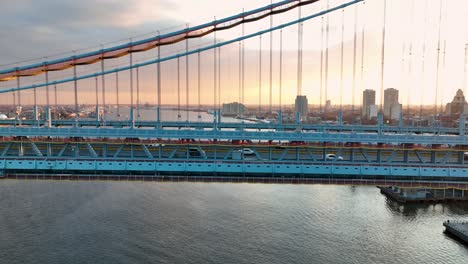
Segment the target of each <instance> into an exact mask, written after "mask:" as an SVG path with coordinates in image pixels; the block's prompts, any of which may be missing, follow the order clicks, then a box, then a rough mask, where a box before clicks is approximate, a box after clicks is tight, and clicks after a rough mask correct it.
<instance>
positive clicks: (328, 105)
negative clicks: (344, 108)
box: [325, 100, 332, 112]
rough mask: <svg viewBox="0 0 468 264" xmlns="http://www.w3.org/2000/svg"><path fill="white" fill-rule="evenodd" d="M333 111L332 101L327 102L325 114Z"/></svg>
mask: <svg viewBox="0 0 468 264" xmlns="http://www.w3.org/2000/svg"><path fill="white" fill-rule="evenodd" d="M330 110H332V105H331V100H327V101H326V102H325V112H328V111H330Z"/></svg>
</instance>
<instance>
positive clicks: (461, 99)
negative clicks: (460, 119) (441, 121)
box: [445, 89, 468, 116]
mask: <svg viewBox="0 0 468 264" xmlns="http://www.w3.org/2000/svg"><path fill="white" fill-rule="evenodd" d="M445 111H446V113H447V114H448V115H451V116H459V115H461V114H467V113H468V103H467V102H466V100H465V95H463V91H462V90H461V89H458V91H457V93H456V95H455V96H454V97H453V100H452V102H450V103H448V104H447V107H446V109H445Z"/></svg>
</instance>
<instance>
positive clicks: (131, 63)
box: [128, 39, 133, 119]
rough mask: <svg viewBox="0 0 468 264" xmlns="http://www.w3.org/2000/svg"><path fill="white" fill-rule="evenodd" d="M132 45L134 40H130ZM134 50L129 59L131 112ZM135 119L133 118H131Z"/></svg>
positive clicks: (131, 104) (131, 106)
mask: <svg viewBox="0 0 468 264" xmlns="http://www.w3.org/2000/svg"><path fill="white" fill-rule="evenodd" d="M131 43H132V40H131V39H130V44H131ZM131 49H132V48H130V49H129V51H128V52H129V53H130V55H129V59H130V111H133V52H132V50H131ZM131 119H133V116H132V117H131Z"/></svg>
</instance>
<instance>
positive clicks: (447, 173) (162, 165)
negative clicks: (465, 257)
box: [0, 157, 468, 181]
mask: <svg viewBox="0 0 468 264" xmlns="http://www.w3.org/2000/svg"><path fill="white" fill-rule="evenodd" d="M0 169H1V170H3V171H10V170H12V171H15V170H20V171H23V172H28V171H29V172H37V171H41V172H44V171H50V172H51V173H53V172H60V173H64V172H65V173H66V172H70V173H71V172H76V171H80V172H81V173H86V172H88V173H91V172H92V173H96V172H98V173H99V172H101V173H112V172H123V171H125V172H127V173H132V172H138V173H141V172H146V173H154V174H158V173H177V174H185V173H190V174H194V173H201V174H213V173H218V174H230V175H235V174H238V175H239V174H240V175H245V174H246V175H258V174H261V175H270V176H272V177H273V176H279V175H302V176H306V177H311V176H314V175H330V176H333V175H337V176H338V175H344V176H361V177H363V178H364V177H375V176H388V177H401V178H405V177H407V178H408V180H411V181H412V180H413V179H412V178H414V177H421V180H422V179H424V178H425V177H445V178H446V179H450V178H466V179H467V180H468V168H467V167H466V166H430V165H423V166H422V165H385V164H364V163H363V164H337V163H332V164H330V163H328V164H323V163H314V162H303V163H288V162H281V163H277V162H246V161H242V162H240V161H229V162H228V161H223V162H216V163H213V162H211V161H203V160H200V161H180V160H179V161H177V160H172V161H167V160H166V161H163V160H153V161H148V160H75V159H63V160H50V159H48V160H46V159H24V158H19V157H18V158H14V159H5V158H4V159H0Z"/></svg>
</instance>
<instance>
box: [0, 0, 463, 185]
mask: <svg viewBox="0 0 468 264" xmlns="http://www.w3.org/2000/svg"><path fill="white" fill-rule="evenodd" d="M364 2H365V1H363V0H354V1H325V0H322V1H319V0H310V1H306V0H302V1H300V0H287V1H281V2H277V3H272V4H270V5H267V6H264V7H260V8H257V9H254V10H250V11H243V12H241V13H238V14H236V15H233V16H230V17H226V18H223V19H215V20H213V21H211V22H208V23H205V24H201V25H198V26H188V25H187V27H185V28H183V29H180V30H177V31H173V32H168V33H160V32H158V33H157V35H155V36H152V37H149V38H143V39H129V41H128V42H125V43H120V44H118V45H114V46H110V47H100V48H97V49H94V50H91V51H89V50H87V51H86V52H83V53H77V52H74V53H73V54H71V55H70V56H68V55H67V56H63V57H58V58H51V59H47V60H41V61H39V62H32V63H26V64H25V65H15V67H9V66H7V67H4V69H0V85H1V87H0V88H1V89H0V93H1V94H2V95H1V97H2V98H3V100H4V102H2V106H1V108H0V111H2V112H3V113H4V118H2V119H1V120H0V169H1V170H2V175H3V176H2V177H26V178H27V177H32V178H54V177H55V178H57V177H58V178H66V179H83V178H85V179H92V178H100V179H101V178H112V179H142V180H148V179H149V180H174V181H179V180H188V181H190V180H193V181H229V182H237V181H251V182H284V183H333V184H353V185H359V184H370V185H399V186H420V185H421V186H429V187H453V188H460V189H468V185H467V180H466V179H467V178H466V177H467V175H468V166H467V165H466V162H467V161H466V160H467V156H468V155H465V151H467V149H468V140H467V133H466V132H467V131H466V127H465V116H464V111H461V112H457V113H451V114H450V115H449V116H448V115H446V114H445V113H444V111H443V108H442V103H445V102H443V101H442V100H443V98H444V96H443V94H444V93H446V92H447V91H444V90H443V88H442V86H443V85H440V83H441V81H440V79H441V78H442V77H441V76H442V74H441V73H440V71H439V69H440V68H441V67H440V64H441V61H443V64H445V53H446V50H445V48H446V45H445V44H444V45H443V49H442V48H441V43H445V41H444V39H443V34H442V37H441V31H442V29H443V26H444V23H442V22H443V21H444V16H443V15H442V10H443V7H444V6H443V2H444V1H442V0H441V1H440V14H439V15H440V16H439V23H438V24H437V25H436V27H435V29H436V30H435V32H436V33H435V34H436V36H437V33H438V37H437V38H436V41H435V42H434V43H433V44H434V45H436V46H437V52H433V55H435V56H436V60H434V64H435V65H432V66H434V67H433V68H435V70H436V77H437V79H436V80H435V86H434V93H435V102H434V105H433V106H432V107H430V108H429V110H427V111H423V110H424V109H426V108H427V106H425V105H424V106H423V99H424V98H423V94H424V93H426V92H427V87H426V86H427V85H425V83H426V82H427V81H425V80H422V83H419V84H417V85H415V83H416V81H415V80H414V79H415V78H414V77H413V75H412V74H411V72H412V71H413V72H415V71H416V70H415V68H416V60H415V59H414V58H413V57H412V56H414V54H417V50H416V47H415V46H416V43H415V42H413V41H408V42H405V43H403V56H402V63H401V65H402V74H403V75H405V76H406V80H405V78H402V80H405V81H406V83H405V84H404V86H407V89H408V90H410V89H413V90H414V89H416V88H411V87H409V85H408V83H409V84H413V85H415V87H421V88H418V90H417V93H418V94H421V95H420V100H416V99H413V98H411V93H410V92H409V91H406V95H407V110H406V113H405V111H404V110H403V107H402V106H401V105H400V108H399V109H400V110H399V114H398V115H397V117H392V115H393V114H392V113H390V114H385V105H384V101H385V100H386V99H385V98H384V94H385V93H384V88H385V83H384V80H385V74H386V70H385V69H386V68H385V67H386V65H387V64H386V59H387V61H388V60H389V58H388V57H389V56H390V57H391V56H392V55H388V54H387V53H388V52H387V53H386V50H385V49H386V46H385V44H386V43H388V42H389V39H388V34H389V29H388V28H387V27H388V26H387V24H386V23H387V20H389V17H391V16H395V15H396V14H395V13H390V11H389V10H388V4H387V1H386V0H382V1H368V2H374V3H375V2H379V3H381V4H382V9H379V10H378V11H379V12H381V15H379V16H378V17H379V18H380V19H382V21H379V22H378V23H380V22H381V23H382V27H381V29H380V30H381V31H380V32H379V33H378V35H379V36H381V43H380V44H379V46H378V47H379V48H380V49H381V51H380V52H379V53H380V56H379V57H380V58H379V63H378V65H379V67H380V69H379V70H378V71H377V72H378V75H379V76H380V79H375V80H374V79H373V78H371V80H372V81H375V83H373V84H372V86H374V87H379V88H380V91H378V94H379V97H380V104H378V103H377V105H374V108H373V109H374V110H375V111H374V112H375V113H374V116H373V118H368V120H369V122H364V120H365V117H369V115H372V114H369V113H367V114H365V113H364V112H366V110H367V109H364V108H365V106H363V104H364V102H361V103H360V102H359V100H358V99H356V98H359V97H360V93H361V92H363V91H364V88H363V87H364V80H363V79H365V78H366V74H369V76H370V75H372V76H373V75H375V71H371V70H369V71H365V69H366V67H370V66H366V65H365V62H366V60H365V52H366V50H367V49H366V47H365V44H366V41H365V40H366V39H365V32H367V31H366V30H365V27H366V26H369V25H368V24H367V23H366V21H365V20H363V19H361V18H362V16H363V14H364V13H363V12H364V11H363V10H365V9H366V5H369V3H366V5H365V4H364ZM413 2H414V1H413ZM413 4H414V3H413ZM426 9H427V4H426ZM444 10H446V9H444ZM374 11H375V10H374ZM411 12H416V10H415V8H414V7H413V6H412V7H411V11H410V13H409V15H410V17H411V16H413V15H414V14H413V13H411ZM430 15H431V14H428V11H427V10H426V11H425V13H424V14H423V17H422V18H423V21H427V17H428V16H430ZM446 16H447V15H446ZM330 18H332V19H333V18H335V20H336V19H337V18H338V20H340V21H341V22H340V24H341V25H340V27H341V28H339V27H338V28H337V29H335V30H331V29H330V28H331V26H330V23H331V22H330ZM376 23H377V22H376ZM415 24H416V23H412V25H413V26H414V28H416V26H415ZM309 27H310V29H309ZM430 27H431V25H429V24H428V22H426V23H425V24H424V26H423V28H422V29H419V30H420V31H424V41H423V42H422V44H423V45H422V49H423V51H422V52H421V53H420V55H421V56H422V58H423V60H422V62H421V66H422V71H423V75H421V76H422V78H423V79H424V76H425V75H424V71H426V75H427V73H428V72H429V70H428V68H430V67H429V66H428V65H426V63H428V61H430V59H429V58H427V57H428V54H429V53H428V52H427V51H426V49H427V47H429V46H430V44H431V43H427V42H429V40H427V41H426V35H429V33H428V32H426V31H428V30H427V28H430ZM304 28H306V29H307V30H304ZM345 28H346V30H345ZM249 30H250V31H249ZM312 30H315V31H316V32H320V35H319V39H315V38H314V39H313V40H312V41H313V42H318V43H319V44H320V45H319V46H320V48H319V51H318V52H317V54H318V55H320V56H319V57H314V58H311V57H310V55H309V54H308V53H307V52H306V51H307V48H306V47H305V45H304V43H305V41H306V40H307V39H308V38H310V36H307V34H308V33H309V32H310V31H312ZM247 31H248V32H247ZM345 32H348V33H350V34H349V35H350V36H351V38H350V41H349V42H350V43H351V44H350V47H351V48H349V49H348V48H346V47H345V44H346V43H345V42H346V41H345ZM222 34H225V35H223V37H221V35H222ZM386 34H387V35H386ZM334 35H337V36H334ZM292 36H293V37H294V39H295V42H293V43H295V44H297V47H293V48H292V47H291V44H290V43H291V38H292ZM320 38H321V39H320ZM334 38H336V39H339V41H338V43H339V44H337V45H334V46H333V48H334V49H333V48H332V46H331V44H330V42H331V39H334ZM296 40H297V41H296ZM462 41H465V40H462ZM254 42H256V43H257V44H254ZM295 44H294V45H295ZM461 45H462V46H463V45H464V47H465V61H464V62H465V69H464V71H465V75H466V44H464V43H462V44H461ZM252 46H256V48H252ZM286 46H288V47H286ZM426 46H427V47H426ZM336 47H338V48H336ZM387 48H388V47H387ZM407 48H408V50H409V52H407V51H405V49H407ZM332 50H338V52H337V54H338V56H337V57H338V58H339V59H338V67H337V69H338V70H337V71H338V73H337V74H336V73H335V75H336V76H338V80H339V81H337V82H336V81H335V83H337V84H338V85H337V86H336V87H337V88H338V89H337V91H332V88H331V82H332V81H331V80H329V78H330V76H331V75H332V73H331V72H332V69H331V66H330V64H331V63H332V62H331V61H332V59H331V53H332ZM345 50H346V51H349V52H348V53H349V54H345ZM291 56H294V57H296V58H295V62H294V65H293V67H291V63H290V62H288V59H289V57H291ZM386 56H387V57H386ZM441 56H442V60H441ZM346 57H349V58H350V59H349V61H348V62H346V61H345V59H346ZM405 59H406V62H405ZM424 59H425V60H426V61H424ZM312 60H314V61H316V63H315V64H316V65H315V64H314V65H315V66H310V63H309V61H312ZM368 61H369V60H368ZM387 63H388V62H387ZM184 66H185V67H184ZM183 68H185V69H183ZM347 69H348V70H349V71H350V72H351V74H350V76H351V78H350V79H352V81H351V82H346V81H345V77H344V75H345V73H344V72H345V71H346V70H347ZM335 71H336V69H335ZM359 71H360V72H359ZM408 72H409V73H408ZM183 75H185V76H183ZM311 75H318V77H317V80H319V84H318V85H314V87H315V88H313V91H312V93H311V94H309V96H310V95H312V97H314V99H313V106H312V107H309V106H307V103H306V107H305V108H306V110H305V111H304V110H303V109H301V106H298V104H299V105H300V104H301V103H300V102H299V103H298V101H297V100H298V99H296V105H295V106H291V103H292V102H286V103H285V99H286V98H290V97H291V96H290V94H291V82H290V81H288V78H289V79H295V84H294V85H293V86H295V88H296V89H295V90H296V91H295V93H294V94H295V95H297V96H298V97H297V98H299V99H300V98H302V96H304V95H306V94H307V93H306V92H304V91H305V85H304V83H308V85H309V84H310V76H311ZM359 75H360V76H359ZM291 76H293V77H292V78H291ZM359 79H360V80H359ZM463 81H464V82H465V80H463ZM348 84H349V85H348ZM348 86H349V87H348ZM184 88H185V91H184ZM425 89H426V90H425ZM347 91H348V92H347ZM285 94H288V96H285ZM332 94H336V95H337V96H336V98H338V100H337V101H339V105H338V106H337V107H335V108H332V107H330V105H329V100H330V98H332ZM347 97H349V98H347ZM184 99H185V102H184ZM348 99H350V100H349V101H350V102H349V104H346V103H345V102H343V100H344V101H348ZM377 101H379V100H377ZM463 101H464V97H463ZM230 102H235V103H230ZM418 104H419V105H418ZM465 104H466V102H465ZM410 106H417V107H416V110H414V111H411V110H410ZM309 108H310V109H311V111H309ZM391 109H393V108H391ZM397 109H398V107H397ZM392 111H393V110H392ZM447 120H448V121H447ZM423 121H425V122H423ZM54 175H55V176H54Z"/></svg>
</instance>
